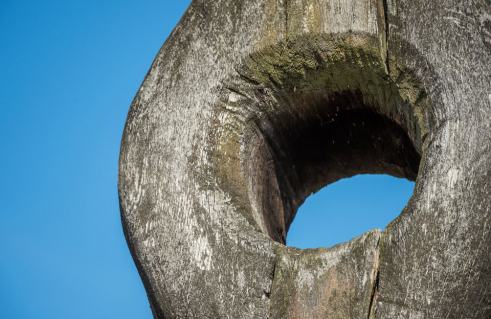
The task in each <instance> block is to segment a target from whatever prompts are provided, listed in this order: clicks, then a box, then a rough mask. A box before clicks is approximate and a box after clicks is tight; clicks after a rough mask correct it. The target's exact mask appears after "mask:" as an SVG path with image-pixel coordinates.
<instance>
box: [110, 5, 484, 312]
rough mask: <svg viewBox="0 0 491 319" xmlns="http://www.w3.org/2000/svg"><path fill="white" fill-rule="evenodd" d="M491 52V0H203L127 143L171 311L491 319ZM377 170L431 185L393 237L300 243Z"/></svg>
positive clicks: (145, 270)
mask: <svg viewBox="0 0 491 319" xmlns="http://www.w3.org/2000/svg"><path fill="white" fill-rule="evenodd" d="M387 21H388V22H389V24H388V25H389V26H390V27H389V28H387V27H386V25H387ZM490 52H491V4H490V3H489V2H488V1H487V0H482V1H470V2H465V3H464V2H462V3H461V2H459V1H456V0H450V1H445V2H431V1H430V2H422V1H421V2H414V1H409V0H388V1H387V2H383V1H376V0H362V1H355V0H351V1H350V0H337V1H336V0H288V1H287V0H283V1H280V0H274V1H273V0H254V1H252V0H251V1H231V0H228V1H227V0H215V1H203V0H195V1H193V3H192V4H191V6H190V7H189V9H188V10H187V12H186V13H185V15H184V17H183V18H182V20H181V21H180V23H179V25H178V26H177V27H176V29H175V30H174V32H173V33H172V34H171V36H170V37H169V39H168V40H167V42H166V43H165V45H164V46H163V48H162V50H161V51H160V52H159V54H158V56H157V58H156V59H155V61H154V63H153V65H152V67H151V69H150V71H149V73H148V75H147V77H146V78H145V81H144V83H143V85H142V87H141V89H140V90H139V92H138V94H137V96H136V98H135V100H134V102H133V104H132V106H131V109H130V112H129V114H128V119H127V122H126V127H125V132H124V136H123V141H122V146H121V156H120V171H119V194H120V203H121V212H122V218H123V226H124V229H125V235H126V237H127V240H128V244H129V246H130V249H131V252H132V255H133V257H134V259H135V262H136V264H137V267H138V270H139V272H140V275H141V277H142V280H143V282H144V284H145V288H146V289H147V292H148V296H149V300H150V303H151V305H152V310H153V312H154V316H155V317H156V318H186V317H189V318H267V317H272V318H282V317H285V318H302V317H305V318H367V317H370V318H489V317H491V288H490V287H491V263H489V256H490V254H491V222H490V221H491V216H490V215H491V211H490V207H491V199H490V196H489V193H490V189H491V188H490V187H491V175H490V173H491V172H490V168H491V53H490ZM420 159H421V162H420ZM359 173H386V174H391V175H394V176H399V177H406V178H408V179H416V187H415V192H414V194H413V197H412V198H411V200H410V202H409V204H408V206H407V207H406V208H405V209H404V211H403V212H402V213H401V215H400V216H399V217H398V218H397V219H396V220H395V221H394V222H393V223H391V225H389V227H388V228H387V229H386V230H385V231H384V232H382V234H381V235H380V238H379V233H378V232H370V233H367V234H365V235H364V236H361V237H359V238H356V239H353V240H352V241H350V242H349V243H345V244H341V245H338V246H336V247H335V248H333V249H332V250H326V249H320V250H313V251H306V252H299V251H296V250H294V249H291V248H285V247H284V246H283V243H284V240H285V237H286V232H287V230H288V226H289V225H290V223H291V221H292V220H293V218H294V215H295V212H296V210H297V208H298V207H299V206H300V205H301V203H302V202H303V201H304V200H305V198H306V197H307V196H308V195H309V194H311V192H313V191H316V190H318V189H319V188H321V187H322V186H324V185H326V184H329V183H332V182H334V181H336V180H338V179H340V178H343V177H347V176H352V175H355V174H359ZM416 176H417V178H416ZM375 239H376V240H375ZM379 239H380V240H379ZM360 240H362V241H363V244H360V243H359V241H360ZM360 247H361V248H360ZM355 248H357V249H355ZM289 265H290V266H291V267H290V266H289ZM357 274H358V276H357ZM366 274H369V275H366ZM376 278H378V280H377V279H376Z"/></svg>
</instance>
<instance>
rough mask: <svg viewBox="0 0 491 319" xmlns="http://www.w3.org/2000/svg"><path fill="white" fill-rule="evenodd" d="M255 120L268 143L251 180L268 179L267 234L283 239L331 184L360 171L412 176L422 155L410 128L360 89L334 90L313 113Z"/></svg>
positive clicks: (263, 201) (263, 199)
mask: <svg viewBox="0 0 491 319" xmlns="http://www.w3.org/2000/svg"><path fill="white" fill-rule="evenodd" d="M256 126H257V128H258V131H259V132H260V133H259V134H258V136H260V138H262V139H263V142H257V143H255V144H260V145H264V147H263V148H262V149H260V150H259V151H258V153H259V156H255V157H254V158H258V159H259V162H258V161H256V162H255V163H254V165H251V167H252V168H251V172H256V174H251V176H252V178H253V179H252V180H251V184H254V185H265V186H263V187H262V188H261V189H258V191H257V194H259V195H260V196H259V197H258V202H259V205H260V206H259V207H261V208H262V209H261V211H262V212H263V218H264V220H265V221H266V222H265V225H266V228H267V232H268V234H269V235H270V236H271V238H273V239H274V240H276V241H278V242H281V243H286V235H287V232H288V230H289V227H290V225H291V223H292V221H293V220H294V218H295V215H296V213H297V210H298V209H299V208H300V206H301V205H302V204H303V202H304V201H305V200H306V199H307V197H308V196H309V195H310V194H312V193H313V192H317V191H318V190H320V189H321V188H323V187H325V186H326V185H330V184H332V183H335V182H337V181H339V180H341V179H344V178H349V177H353V176H356V175H358V174H386V175H391V176H394V177H399V178H405V179H408V180H412V181H414V180H415V179H416V176H417V174H418V169H419V163H420V160H421V155H420V154H419V151H418V150H417V148H416V146H415V143H414V141H413V140H412V139H411V138H410V136H409V135H408V133H407V132H408V130H407V129H406V128H404V127H403V126H402V125H400V124H399V123H397V122H396V121H394V120H393V119H391V118H390V117H389V116H386V115H384V114H382V112H380V111H379V110H378V109H377V108H375V107H372V106H370V105H367V104H366V103H364V99H363V96H362V94H361V93H360V92H356V91H354V92H353V91H351V92H343V93H342V94H338V95H334V96H332V97H331V99H330V100H329V101H325V102H324V103H321V104H319V105H311V107H310V108H309V109H308V113H303V114H300V115H299V114H298V113H295V112H289V113H284V114H280V115H278V116H276V117H270V118H264V119H258V120H257V122H256ZM271 164H273V165H271ZM254 178H255V179H254ZM399 212H400V210H399V211H397V213H399ZM379 226H383V225H380V224H378V225H376V226H375V228H377V227H379Z"/></svg>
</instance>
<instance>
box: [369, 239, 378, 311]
mask: <svg viewBox="0 0 491 319" xmlns="http://www.w3.org/2000/svg"><path fill="white" fill-rule="evenodd" d="M379 265H380V237H379V240H378V242H377V256H376V257H375V273H376V275H375V281H374V282H373V288H372V293H371V296H370V306H369V307H368V319H372V318H373V314H374V312H375V301H376V299H377V293H378V287H379V282H380V266H379Z"/></svg>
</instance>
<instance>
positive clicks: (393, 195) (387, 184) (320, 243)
mask: <svg viewBox="0 0 491 319" xmlns="http://www.w3.org/2000/svg"><path fill="white" fill-rule="evenodd" d="M413 189H414V182H411V181H409V180H407V179H404V178H396V177H392V176H388V175H357V176H354V177H351V178H345V179H342V180H340V181H338V182H335V183H333V184H330V185H328V186H326V187H324V188H323V189H321V190H320V191H319V192H317V193H315V194H313V195H311V196H309V197H308V198H307V200H306V201H305V202H304V204H303V205H302V206H301V207H300V208H299V210H298V211H297V214H296V217H295V219H294V221H293V222H292V224H291V225H290V229H289V231H288V235H287V241H286V243H287V246H293V247H297V248H302V249H306V248H319V247H332V246H334V245H336V244H339V243H342V242H346V241H349V240H350V239H352V238H354V237H357V236H359V235H362V234H363V233H365V232H367V231H369V230H371V229H375V228H380V229H382V230H383V229H384V228H385V226H387V224H389V223H390V222H391V221H392V220H393V219H394V218H396V217H397V216H398V215H399V213H400V212H401V211H402V209H403V208H404V207H405V206H406V204H407V202H408V200H409V198H410V197H411V195H412V193H413Z"/></svg>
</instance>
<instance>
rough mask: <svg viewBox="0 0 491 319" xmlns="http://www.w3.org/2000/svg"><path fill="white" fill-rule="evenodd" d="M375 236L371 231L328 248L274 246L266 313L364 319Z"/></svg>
mask: <svg viewBox="0 0 491 319" xmlns="http://www.w3.org/2000/svg"><path fill="white" fill-rule="evenodd" d="M379 239H380V231H379V230H375V231H371V232H368V233H367V234H365V235H363V236H360V237H358V238H355V239H353V240H351V241H350V242H348V243H345V244H340V245H337V246H335V247H333V248H331V249H329V248H320V249H316V250H312V249H306V250H301V249H297V248H291V247H287V248H282V249H278V251H277V256H276V258H277V261H276V267H275V272H274V284H273V292H274V294H273V295H272V296H271V317H270V318H278V319H280V318H337V319H345V318H368V315H369V313H370V311H371V309H372V307H371V305H372V296H373V288H374V287H375V285H376V280H377V275H378V242H379Z"/></svg>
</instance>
